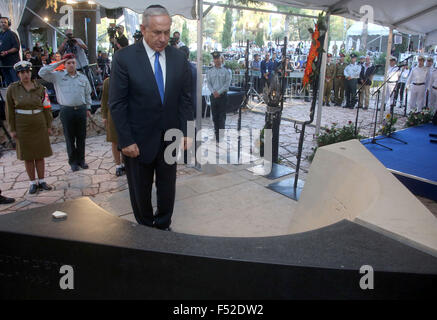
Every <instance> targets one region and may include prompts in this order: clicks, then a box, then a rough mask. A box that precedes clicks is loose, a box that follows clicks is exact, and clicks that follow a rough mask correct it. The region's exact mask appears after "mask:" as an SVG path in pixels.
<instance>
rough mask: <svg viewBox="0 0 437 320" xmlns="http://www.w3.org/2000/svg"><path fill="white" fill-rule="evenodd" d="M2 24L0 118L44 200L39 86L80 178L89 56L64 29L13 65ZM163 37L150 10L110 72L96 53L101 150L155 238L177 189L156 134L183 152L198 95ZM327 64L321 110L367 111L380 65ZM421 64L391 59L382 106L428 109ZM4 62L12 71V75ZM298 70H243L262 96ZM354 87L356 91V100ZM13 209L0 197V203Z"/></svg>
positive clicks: (433, 78)
mask: <svg viewBox="0 0 437 320" xmlns="http://www.w3.org/2000/svg"><path fill="white" fill-rule="evenodd" d="M0 21H1V27H2V30H3V32H2V33H1V34H0V40H1V45H0V59H1V61H2V65H3V68H2V69H3V70H2V72H3V75H4V79H5V81H6V82H9V83H7V85H8V89H7V93H6V119H7V122H8V125H9V129H10V131H11V135H12V137H13V138H15V139H16V142H17V147H16V153H17V158H18V159H19V160H23V161H24V164H25V168H26V172H27V174H28V176H29V194H35V193H37V192H38V191H41V192H43V191H50V190H51V189H52V187H51V186H49V185H48V184H47V183H46V182H45V180H44V177H45V172H44V167H45V162H44V159H45V158H47V157H49V156H51V155H52V149H51V146H50V139H49V135H50V134H51V123H52V120H53V116H52V112H51V107H50V101H49V99H48V95H47V91H46V88H45V87H44V86H43V85H42V84H41V82H39V81H37V80H38V79H39V78H40V79H42V80H44V81H46V82H49V83H52V84H53V86H54V89H55V91H56V97H57V101H58V103H59V105H60V119H61V122H62V126H63V130H64V136H65V142H66V149H67V154H68V163H69V165H70V166H71V170H72V171H73V172H76V171H78V170H80V169H87V168H88V164H87V163H86V159H85V140H86V121H87V117H91V112H90V111H91V102H92V101H91V91H92V90H91V84H90V79H89V78H87V76H86V74H87V73H88V72H87V68H88V64H89V63H88V59H87V55H86V50H87V47H86V45H85V44H84V43H83V41H82V40H81V39H79V38H75V37H74V36H73V31H72V30H67V31H66V39H65V40H64V42H63V43H62V45H61V46H60V47H59V52H55V53H53V52H51V50H50V48H49V47H48V46H47V45H45V46H43V47H40V45H39V44H38V43H37V44H36V45H35V47H34V48H33V50H32V51H30V50H26V51H25V52H24V57H23V59H22V60H21V59H20V57H19V56H18V52H19V51H18V49H17V48H19V43H18V38H17V37H16V35H15V34H14V33H13V32H12V31H10V30H9V27H10V21H9V19H7V18H1V20H0ZM170 28H171V17H170V15H169V13H168V11H167V10H166V9H165V8H163V7H162V6H160V5H152V6H149V7H148V8H147V9H146V10H145V12H144V14H143V21H142V25H141V34H142V36H143V37H142V38H138V39H136V42H135V44H134V45H132V46H128V41H127V39H126V41H125V40H124V39H123V37H124V35H123V32H124V30H123V29H122V28H120V27H117V28H116V31H117V36H114V38H113V39H112V40H111V43H112V44H113V48H114V51H115V53H114V56H113V61H112V64H111V68H110V67H109V59H108V56H107V54H106V53H104V52H100V53H99V55H98V61H97V64H98V66H99V69H100V70H101V74H102V78H103V79H104V81H103V92H102V101H101V106H102V118H103V120H104V123H105V126H106V129H107V141H108V142H111V145H112V152H113V157H114V162H115V164H116V175H117V176H121V175H123V174H126V176H127V180H128V186H129V194H130V199H131V204H132V209H133V212H134V215H135V218H136V220H137V221H138V223H140V224H143V225H146V226H149V227H155V228H158V229H161V230H170V224H171V217H172V214H173V206H174V200H175V181H176V163H168V161H167V160H166V159H165V157H166V155H165V151H166V148H167V147H168V146H169V145H170V144H171V143H172V141H166V140H165V139H164V134H165V132H167V130H170V129H175V128H177V129H180V130H181V131H182V132H183V134H184V139H183V149H184V150H187V149H189V148H190V145H191V144H192V141H191V139H190V138H189V137H187V128H186V126H185V124H186V123H187V122H188V121H192V120H193V117H194V113H195V110H196V106H195V100H196V99H195V97H196V96H197V94H196V91H195V88H196V78H195V75H196V67H195V65H194V64H192V63H190V62H189V49H188V48H187V47H186V46H185V45H184V43H183V42H182V41H181V40H180V34H179V32H174V33H173V37H170ZM308 49H309V48H308V47H306V46H304V45H303V44H302V45H300V44H299V45H298V46H297V47H296V48H290V50H292V51H293V52H294V53H295V54H297V55H300V54H305V52H307V50H308ZM212 56H213V66H212V67H211V68H210V69H209V70H208V72H207V85H208V88H209V91H210V92H211V96H210V98H211V110H212V114H213V122H214V129H215V136H216V141H217V142H219V140H220V129H224V128H225V121H226V100H227V92H228V91H229V87H230V83H231V77H232V74H231V73H230V72H229V70H227V69H225V68H224V65H223V62H224V57H223V55H221V54H220V53H219V52H216V51H215V52H213V53H212ZM332 58H333V57H332V55H331V54H328V59H327V66H326V75H325V91H324V99H323V101H324V104H325V105H327V106H329V105H330V103H331V102H334V104H335V105H337V106H343V107H345V108H354V107H355V105H356V102H357V101H358V107H363V108H368V105H369V96H370V86H371V84H372V76H373V75H374V74H375V71H376V68H377V67H378V66H375V65H373V64H372V58H371V57H370V56H366V57H360V58H359V60H360V61H359V62H358V61H357V59H358V57H357V56H356V55H355V54H351V55H350V61H351V62H350V63H349V64H347V63H346V62H345V54H344V53H343V52H341V50H340V52H339V58H338V61H336V62H334V61H332ZM17 60H18V61H17ZM426 60H427V64H426V65H425V64H424V63H425V58H424V57H419V59H418V65H417V66H415V67H414V68H412V70H411V71H410V70H409V69H408V66H402V67H398V66H397V60H396V58H394V57H392V58H391V59H390V68H389V72H388V78H389V81H388V83H387V89H388V90H386V92H387V96H386V97H385V102H386V104H388V105H393V104H395V103H396V100H397V97H398V96H400V97H401V101H403V95H404V90H405V88H407V89H408V90H409V91H410V99H409V108H410V109H411V110H413V109H416V108H417V109H419V110H420V109H421V108H423V107H424V106H425V105H426V104H427V103H428V104H429V106H431V107H433V108H435V107H436V103H437V99H436V97H437V71H436V70H435V69H434V68H433V67H432V66H433V60H432V59H429V58H428V59H426ZM9 63H11V64H12V63H13V67H11V66H10V65H9ZM141 65H144V66H145V67H141ZM284 65H285V68H284V67H283V66H284ZM8 67H10V68H11V69H10V70H9V69H8ZM296 67H298V68H305V61H304V62H303V63H302V65H299V66H297V65H296V61H293V60H292V57H291V56H289V55H282V53H281V52H278V50H277V49H275V48H273V47H271V46H270V47H267V50H265V51H264V50H263V51H260V52H255V53H254V55H253V60H252V61H250V71H251V76H252V78H253V80H254V83H256V84H255V87H256V88H257V89H258V90H259V91H260V92H261V91H262V90H263V88H265V87H266V86H269V85H270V82H271V80H272V78H273V76H274V75H275V74H279V75H283V74H284V73H285V74H286V75H290V74H291V73H292V72H293V71H294V69H295V68H296ZM103 79H102V80H103ZM358 87H361V90H360V95H359V97H360V99H358V100H357V94H356V93H357V89H358ZM306 95H307V94H306ZM307 96H308V95H307ZM427 100H429V102H427ZM343 102H345V104H344V105H343ZM164 111H165V112H164ZM153 183H155V185H156V189H157V207H158V208H157V211H156V212H153V207H152V204H151V190H152V184H153ZM12 201H13V199H10V198H7V197H3V196H1V194H0V204H2V203H3V204H4V203H11V202H12Z"/></svg>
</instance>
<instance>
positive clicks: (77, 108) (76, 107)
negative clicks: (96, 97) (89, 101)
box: [61, 104, 86, 110]
mask: <svg viewBox="0 0 437 320" xmlns="http://www.w3.org/2000/svg"><path fill="white" fill-rule="evenodd" d="M61 107H64V108H72V109H73V110H79V109H82V108H86V105H84V104H83V105H81V106H65V105H61Z"/></svg>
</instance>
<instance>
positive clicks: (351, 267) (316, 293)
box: [0, 198, 437, 299]
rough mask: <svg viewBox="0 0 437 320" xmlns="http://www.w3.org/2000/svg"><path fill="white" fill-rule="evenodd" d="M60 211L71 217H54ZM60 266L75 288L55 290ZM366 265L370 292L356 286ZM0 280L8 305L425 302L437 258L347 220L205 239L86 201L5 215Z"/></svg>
mask: <svg viewBox="0 0 437 320" xmlns="http://www.w3.org/2000/svg"><path fill="white" fill-rule="evenodd" d="M55 210H60V211H64V212H67V213H68V217H67V219H66V220H63V221H54V220H53V219H52V217H51V214H52V213H53V212H54V211H55ZM177 214H178V213H177V212H175V215H177ZM63 265H70V266H72V267H73V270H74V289H73V290H62V289H60V287H59V280H60V278H61V276H63V275H62V274H60V273H59V269H60V267H61V266H63ZM363 265H370V266H372V268H373V270H374V274H375V275H374V278H375V288H374V289H373V290H362V289H361V288H360V286H359V281H360V279H361V277H362V276H363V275H362V274H360V273H359V270H360V268H361V267H362V266H363ZM0 283H1V286H0V297H1V298H8V299H14V298H34V299H46V298H52V299H66V298H67V299H103V298H111V299H114V298H124V299H128V298H129V299H134V298H142V299H398V298H406V299H420V298H431V295H432V293H433V292H434V291H435V288H436V287H437V258H436V257H435V256H432V255H429V254H427V253H424V252H422V251H419V250H417V249H415V248H412V247H410V246H408V245H405V244H403V243H401V242H398V241H396V240H394V239H391V238H388V237H386V236H384V235H382V234H380V233H377V232H375V231H372V230H370V229H367V228H365V227H363V226H360V225H358V224H355V223H352V222H349V221H346V220H343V221H341V222H338V223H336V224H333V225H330V226H327V227H325V228H320V229H318V230H314V231H309V232H304V233H299V234H293V235H284V236H276V237H254V238H229V237H206V236H195V235H189V234H182V233H177V232H166V231H160V230H156V229H151V228H148V227H145V226H141V225H137V224H134V223H132V222H129V221H127V220H123V219H121V218H118V217H116V216H113V215H111V214H109V213H108V212H106V211H105V210H103V209H102V208H100V207H98V206H97V205H95V204H94V203H93V202H92V201H91V200H90V199H88V198H81V199H77V200H73V201H68V202H65V203H57V204H53V205H49V206H46V207H40V208H35V209H31V210H27V211H20V212H15V213H10V214H5V215H3V216H0Z"/></svg>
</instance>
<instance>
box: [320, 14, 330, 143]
mask: <svg viewBox="0 0 437 320" xmlns="http://www.w3.org/2000/svg"><path fill="white" fill-rule="evenodd" d="M330 16H331V14H330V13H329V12H328V13H327V14H326V35H325V42H324V43H323V51H324V52H323V55H322V65H321V67H320V79H319V92H318V93H319V96H318V105H317V119H316V135H318V134H319V133H320V124H321V122H322V105H323V93H324V92H323V91H324V90H325V74H326V59H327V53H328V48H329V39H328V32H329V20H330V19H329V18H330Z"/></svg>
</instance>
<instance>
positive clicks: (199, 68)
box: [194, 0, 203, 169]
mask: <svg viewBox="0 0 437 320" xmlns="http://www.w3.org/2000/svg"><path fill="white" fill-rule="evenodd" d="M202 35H203V0H197V83H196V93H197V96H196V102H197V107H196V131H195V132H199V131H200V130H201V129H202V86H203V77H202V67H203V58H202V53H203V51H202V47H203V45H202ZM195 141H196V144H195V145H194V147H195V150H200V149H199V148H200V145H201V143H202V141H201V140H200V139H199V140H195ZM195 155H196V168H197V169H201V165H200V163H199V162H198V161H197V158H198V157H201V156H202V155H201V154H197V152H196V153H195Z"/></svg>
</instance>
